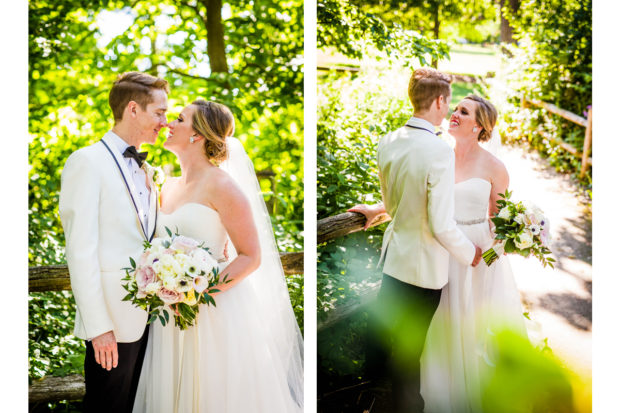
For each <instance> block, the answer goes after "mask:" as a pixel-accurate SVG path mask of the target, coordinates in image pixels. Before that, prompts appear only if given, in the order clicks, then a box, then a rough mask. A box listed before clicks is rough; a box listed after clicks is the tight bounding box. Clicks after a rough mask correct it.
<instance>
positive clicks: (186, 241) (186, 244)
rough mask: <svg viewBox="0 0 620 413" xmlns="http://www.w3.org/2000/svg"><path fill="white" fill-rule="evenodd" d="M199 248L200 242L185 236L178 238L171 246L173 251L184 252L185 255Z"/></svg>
mask: <svg viewBox="0 0 620 413" xmlns="http://www.w3.org/2000/svg"><path fill="white" fill-rule="evenodd" d="M197 247H198V241H196V240H195V239H192V238H189V237H185V236H183V235H179V236H177V237H176V238H175V239H174V241H172V245H171V246H170V248H172V249H173V250H175V251H182V252H184V253H189V252H191V251H192V250H194V249H196V248H197Z"/></svg>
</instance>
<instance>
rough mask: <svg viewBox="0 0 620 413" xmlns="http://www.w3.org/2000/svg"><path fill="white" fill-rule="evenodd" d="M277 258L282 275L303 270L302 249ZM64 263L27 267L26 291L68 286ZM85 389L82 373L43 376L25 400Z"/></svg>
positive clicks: (74, 395) (70, 396)
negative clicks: (280, 265) (280, 264)
mask: <svg viewBox="0 0 620 413" xmlns="http://www.w3.org/2000/svg"><path fill="white" fill-rule="evenodd" d="M280 260H281V262H282V268H283V269H284V273H285V274H286V275H292V274H303V272H304V253H303V252H281V253H280ZM70 289H71V282H70V279H69V270H68V268H67V265H47V266H42V267H30V268H29V269H28V292H31V293H32V292H43V291H62V290H70ZM85 393H86V389H85V387H84V377H83V376H82V375H79V374H74V375H70V376H66V377H44V378H43V379H41V380H35V381H33V383H32V385H31V386H30V387H29V389H28V402H29V403H31V404H34V403H47V402H55V401H61V400H81V399H83V398H84V394H85Z"/></svg>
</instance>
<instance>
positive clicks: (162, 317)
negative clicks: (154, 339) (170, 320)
mask: <svg viewBox="0 0 620 413" xmlns="http://www.w3.org/2000/svg"><path fill="white" fill-rule="evenodd" d="M159 321H160V322H161V325H162V326H165V325H166V319H165V318H164V316H163V315H161V314H160V315H159Z"/></svg>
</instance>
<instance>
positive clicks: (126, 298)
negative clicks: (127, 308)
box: [121, 286, 133, 301]
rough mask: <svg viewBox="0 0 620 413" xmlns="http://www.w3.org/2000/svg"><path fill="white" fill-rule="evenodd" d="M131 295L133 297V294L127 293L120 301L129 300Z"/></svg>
mask: <svg viewBox="0 0 620 413" xmlns="http://www.w3.org/2000/svg"><path fill="white" fill-rule="evenodd" d="M123 287H124V286H123ZM131 297H133V294H131V293H129V294H127V295H126V296H125V297H123V299H122V300H121V301H129V300H131Z"/></svg>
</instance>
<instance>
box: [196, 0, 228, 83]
mask: <svg viewBox="0 0 620 413" xmlns="http://www.w3.org/2000/svg"><path fill="white" fill-rule="evenodd" d="M201 3H202V5H203V6H204V7H205V9H206V10H207V21H206V22H205V23H206V24H205V26H206V27H207V54H208V55H209V65H210V67H211V72H213V73H215V72H228V64H227V63H226V46H225V45H224V25H223V24H222V0H201Z"/></svg>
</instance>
